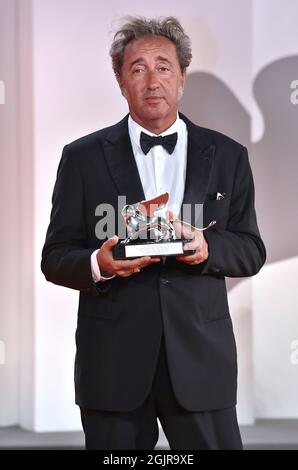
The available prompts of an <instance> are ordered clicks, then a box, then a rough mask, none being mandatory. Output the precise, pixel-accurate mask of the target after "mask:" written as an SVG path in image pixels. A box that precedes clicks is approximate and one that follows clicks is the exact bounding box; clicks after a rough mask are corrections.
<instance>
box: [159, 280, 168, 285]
mask: <svg viewBox="0 0 298 470" xmlns="http://www.w3.org/2000/svg"><path fill="white" fill-rule="evenodd" d="M160 282H161V283H162V284H163V285H167V284H169V283H170V281H169V280H168V279H165V278H161V280H160Z"/></svg>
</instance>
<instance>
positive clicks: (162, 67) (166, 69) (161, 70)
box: [158, 65, 170, 73]
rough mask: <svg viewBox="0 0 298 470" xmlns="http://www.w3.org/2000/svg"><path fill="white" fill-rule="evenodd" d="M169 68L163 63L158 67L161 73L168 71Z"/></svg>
mask: <svg viewBox="0 0 298 470" xmlns="http://www.w3.org/2000/svg"><path fill="white" fill-rule="evenodd" d="M169 70H170V69H169V67H166V66H165V65H161V66H160V67H158V71H159V72H162V73H165V72H169Z"/></svg>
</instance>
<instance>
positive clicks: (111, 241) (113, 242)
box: [105, 235, 118, 247]
mask: <svg viewBox="0 0 298 470" xmlns="http://www.w3.org/2000/svg"><path fill="white" fill-rule="evenodd" d="M117 242H118V237H117V235H114V236H113V237H111V238H109V239H108V240H107V241H106V242H105V245H106V246H107V247H112V246H114V245H116V243H117Z"/></svg>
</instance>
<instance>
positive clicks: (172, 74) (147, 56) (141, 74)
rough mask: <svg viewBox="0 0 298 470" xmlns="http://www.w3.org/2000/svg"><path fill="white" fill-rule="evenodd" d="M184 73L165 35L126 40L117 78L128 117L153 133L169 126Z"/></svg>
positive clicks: (172, 46)
mask: <svg viewBox="0 0 298 470" xmlns="http://www.w3.org/2000/svg"><path fill="white" fill-rule="evenodd" d="M185 76H186V71H184V73H183V74H182V72H181V69H180V65H179V61H178V57H177V53H176V47H175V45H174V44H173V43H172V41H170V40H169V39H167V38H165V37H163V36H152V37H151V36H147V37H145V38H142V39H138V40H134V41H132V42H130V43H128V45H127V46H126V48H125V52H124V61H123V66H122V70H121V72H120V76H119V77H118V82H119V85H120V88H121V91H122V94H123V96H124V97H125V98H126V100H127V102H128V106H129V111H130V114H131V117H132V118H133V119H134V120H135V121H136V122H138V123H139V124H140V125H141V126H143V127H145V128H146V129H148V130H151V131H152V132H155V133H161V132H162V131H164V130H165V129H167V128H168V127H170V126H171V125H172V124H173V122H174V121H175V120H176V117H177V111H178V101H179V99H180V97H181V95H182V90H183V85H184V81H185Z"/></svg>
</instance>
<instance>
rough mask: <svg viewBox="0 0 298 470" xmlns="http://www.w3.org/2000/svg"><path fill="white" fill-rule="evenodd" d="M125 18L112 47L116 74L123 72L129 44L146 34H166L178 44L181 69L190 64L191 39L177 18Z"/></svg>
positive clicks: (111, 53)
mask: <svg viewBox="0 0 298 470" xmlns="http://www.w3.org/2000/svg"><path fill="white" fill-rule="evenodd" d="M123 20H124V21H125V23H124V24H123V25H122V27H121V28H120V29H119V30H118V31H117V32H116V34H115V36H114V40H113V42H112V46H111V49H110V56H111V58H112V65H113V70H114V72H115V74H116V75H119V74H120V72H121V68H122V65H123V58H124V51H125V47H126V46H127V44H128V43H129V42H131V41H133V40H134V39H141V38H144V37H146V36H164V37H166V38H168V39H170V41H172V42H173V43H174V44H175V46H176V51H177V56H178V60H179V64H180V68H181V71H182V72H183V70H184V69H185V68H186V67H188V66H189V64H190V62H191V57H192V54H191V44H190V39H189V37H188V36H187V35H186V34H185V32H184V29H183V27H182V26H181V24H180V22H179V21H178V19H177V18H174V17H173V16H168V17H166V18H158V19H148V18H143V17H133V16H128V17H125V18H123Z"/></svg>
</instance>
